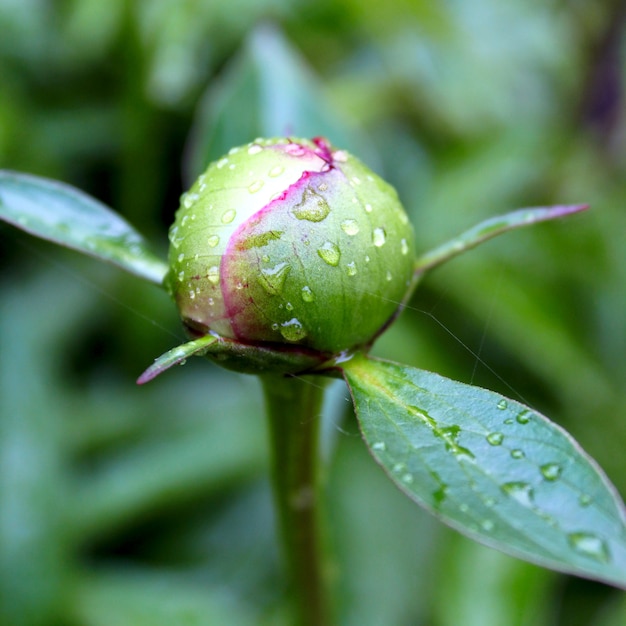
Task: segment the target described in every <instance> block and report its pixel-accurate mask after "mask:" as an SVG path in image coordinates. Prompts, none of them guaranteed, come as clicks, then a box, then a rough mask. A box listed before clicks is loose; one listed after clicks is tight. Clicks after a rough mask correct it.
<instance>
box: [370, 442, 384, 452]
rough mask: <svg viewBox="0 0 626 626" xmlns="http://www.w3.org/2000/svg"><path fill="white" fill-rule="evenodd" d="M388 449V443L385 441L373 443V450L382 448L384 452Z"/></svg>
mask: <svg viewBox="0 0 626 626" xmlns="http://www.w3.org/2000/svg"><path fill="white" fill-rule="evenodd" d="M386 449H387V445H386V444H385V442H384V441H377V442H376V443H373V444H372V450H380V451H383V452H384V451H385V450H386Z"/></svg>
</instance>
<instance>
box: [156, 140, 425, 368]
mask: <svg viewBox="0 0 626 626" xmlns="http://www.w3.org/2000/svg"><path fill="white" fill-rule="evenodd" d="M169 238H170V242H171V247H170V257H169V261H170V272H169V274H168V277H167V279H166V282H167V286H168V288H169V290H170V293H171V294H172V296H173V298H174V299H175V301H176V304H177V305H178V308H179V311H180V314H181V317H182V319H183V322H184V324H185V326H186V327H187V328H188V330H189V331H190V332H191V333H192V334H193V335H195V336H201V335H205V334H207V333H208V332H210V331H212V332H213V333H215V334H218V335H220V336H221V337H224V338H228V339H230V340H234V341H235V342H237V343H239V344H246V345H263V347H264V349H267V347H268V344H270V345H271V347H272V349H275V350H281V349H283V348H285V347H287V346H290V347H291V348H293V347H295V346H299V347H301V348H303V349H306V350H308V351H312V352H313V353H322V354H323V355H325V356H326V357H330V356H333V355H337V354H339V353H341V352H343V351H345V350H351V349H355V348H359V347H367V346H368V345H369V344H370V343H371V342H372V341H373V340H374V339H375V338H376V336H377V335H378V334H379V333H380V332H381V330H382V329H383V328H384V327H385V326H386V325H387V324H388V323H389V322H390V320H391V319H393V317H394V316H395V314H396V312H397V311H398V309H399V306H400V304H399V303H401V302H402V301H403V299H404V297H405V295H406V293H407V290H408V288H409V285H410V282H411V278H412V275H413V266H414V260H415V259H414V251H413V230H412V227H411V225H410V223H409V221H408V218H407V216H406V214H405V212H404V210H403V208H402V206H401V204H400V202H399V201H398V198H397V195H396V193H395V191H394V189H393V188H392V187H390V186H389V185H388V184H387V183H385V182H384V181H383V180H382V179H381V178H379V177H378V176H377V175H375V174H374V173H373V172H372V171H370V170H369V169H368V168H367V167H365V166H364V165H363V164H362V163H361V162H360V161H358V160H357V159H356V158H354V157H353V156H351V155H350V154H348V153H347V152H345V151H343V150H334V149H332V148H331V146H330V145H329V144H328V143H327V142H326V141H325V140H323V139H314V140H313V141H308V140H299V139H298V140H290V139H257V140H256V141H255V142H253V143H251V144H248V145H247V146H243V147H240V148H234V149H233V150H231V151H230V152H229V154H228V155H227V156H225V157H224V158H222V159H220V160H219V161H216V162H214V163H212V164H211V165H209V167H208V169H207V170H206V172H205V173H204V174H202V175H201V176H200V178H199V179H198V180H197V181H196V182H195V184H194V185H193V187H192V188H191V189H190V191H189V192H188V193H186V194H185V195H183V197H182V204H181V207H180V209H179V210H178V212H177V214H176V221H175V223H174V224H173V226H172V227H171V229H170V234H169ZM231 343H232V342H231Z"/></svg>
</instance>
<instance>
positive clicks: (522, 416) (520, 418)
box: [515, 409, 530, 424]
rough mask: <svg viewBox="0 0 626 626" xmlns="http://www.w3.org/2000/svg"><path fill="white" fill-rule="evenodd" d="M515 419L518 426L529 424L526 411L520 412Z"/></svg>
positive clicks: (528, 414) (528, 415) (528, 412)
mask: <svg viewBox="0 0 626 626" xmlns="http://www.w3.org/2000/svg"><path fill="white" fill-rule="evenodd" d="M515 419H516V420H517V423H518V424H528V422H530V411H529V410H528V409H524V410H523V411H520V412H519V413H518V414H517V415H516V417H515Z"/></svg>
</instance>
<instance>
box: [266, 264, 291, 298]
mask: <svg viewBox="0 0 626 626" xmlns="http://www.w3.org/2000/svg"><path fill="white" fill-rule="evenodd" d="M290 270H291V265H289V264H288V263H279V264H278V265H276V266H274V267H268V268H265V269H262V270H261V275H260V282H261V286H262V287H263V289H265V291H267V293H269V294H270V295H272V296H277V295H279V294H280V293H282V291H283V287H284V285H285V280H286V278H287V274H289V272H290Z"/></svg>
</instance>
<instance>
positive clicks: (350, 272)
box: [346, 261, 357, 276]
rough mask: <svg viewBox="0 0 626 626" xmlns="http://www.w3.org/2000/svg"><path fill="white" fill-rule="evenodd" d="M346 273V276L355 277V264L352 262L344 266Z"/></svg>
mask: <svg viewBox="0 0 626 626" xmlns="http://www.w3.org/2000/svg"><path fill="white" fill-rule="evenodd" d="M346 272H347V274H348V276H356V273H357V269H356V263H355V262H354V261H352V262H351V263H348V265H346Z"/></svg>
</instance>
